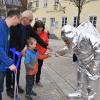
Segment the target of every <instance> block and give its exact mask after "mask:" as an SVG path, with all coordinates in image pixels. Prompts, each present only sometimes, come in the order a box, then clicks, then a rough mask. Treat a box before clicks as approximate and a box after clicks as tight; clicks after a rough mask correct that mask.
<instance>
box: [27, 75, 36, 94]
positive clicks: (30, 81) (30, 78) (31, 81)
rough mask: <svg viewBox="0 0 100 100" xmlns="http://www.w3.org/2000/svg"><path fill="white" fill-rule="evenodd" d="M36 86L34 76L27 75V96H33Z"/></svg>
mask: <svg viewBox="0 0 100 100" xmlns="http://www.w3.org/2000/svg"><path fill="white" fill-rule="evenodd" d="M33 85H34V75H26V95H31V92H32V88H33Z"/></svg>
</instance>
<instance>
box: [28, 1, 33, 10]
mask: <svg viewBox="0 0 100 100" xmlns="http://www.w3.org/2000/svg"><path fill="white" fill-rule="evenodd" d="M32 4H33V3H32V2H29V3H28V9H30V10H31V8H32Z"/></svg>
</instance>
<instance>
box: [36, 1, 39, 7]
mask: <svg viewBox="0 0 100 100" xmlns="http://www.w3.org/2000/svg"><path fill="white" fill-rule="evenodd" d="M38 7H39V0H36V8H38Z"/></svg>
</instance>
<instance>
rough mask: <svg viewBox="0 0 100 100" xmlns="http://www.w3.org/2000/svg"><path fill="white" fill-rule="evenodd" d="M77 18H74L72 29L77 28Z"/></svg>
mask: <svg viewBox="0 0 100 100" xmlns="http://www.w3.org/2000/svg"><path fill="white" fill-rule="evenodd" d="M77 18H78V17H77V16H75V17H74V23H73V26H74V27H77Z"/></svg>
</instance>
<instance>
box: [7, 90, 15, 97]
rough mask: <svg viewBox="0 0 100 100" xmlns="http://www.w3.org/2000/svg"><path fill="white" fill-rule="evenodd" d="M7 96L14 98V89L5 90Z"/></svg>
mask: <svg viewBox="0 0 100 100" xmlns="http://www.w3.org/2000/svg"><path fill="white" fill-rule="evenodd" d="M7 96H9V97H11V98H14V89H10V90H7Z"/></svg>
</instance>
